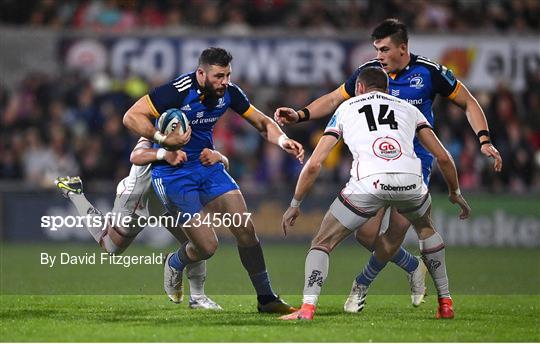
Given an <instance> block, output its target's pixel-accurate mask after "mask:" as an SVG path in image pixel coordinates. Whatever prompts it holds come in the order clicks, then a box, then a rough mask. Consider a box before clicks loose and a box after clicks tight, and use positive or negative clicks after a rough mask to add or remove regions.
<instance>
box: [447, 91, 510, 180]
mask: <svg viewBox="0 0 540 344" xmlns="http://www.w3.org/2000/svg"><path fill="white" fill-rule="evenodd" d="M458 87H459V89H458V90H457V93H456V95H455V96H454V97H453V98H452V99H451V101H452V102H453V103H454V104H456V105H457V106H459V107H460V108H462V109H463V110H464V111H465V114H466V115H467V120H468V121H469V124H470V125H471V128H472V129H473V130H474V132H475V133H476V134H477V136H478V140H479V144H480V151H481V152H482V154H484V155H485V156H488V157H491V158H493V159H494V160H495V166H494V167H495V171H497V172H500V171H501V169H502V158H501V155H500V154H499V151H498V150H497V149H496V148H495V146H494V145H493V143H492V142H491V138H490V137H489V127H488V123H487V119H486V116H485V114H484V111H483V110H482V107H481V106H480V104H478V101H477V100H476V98H474V96H473V95H472V94H471V93H470V92H469V90H468V89H467V88H466V87H465V85H463V84H461V83H460V84H459V86H458Z"/></svg>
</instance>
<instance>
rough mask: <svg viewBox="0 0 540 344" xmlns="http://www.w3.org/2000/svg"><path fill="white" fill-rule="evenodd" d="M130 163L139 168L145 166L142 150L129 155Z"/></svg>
mask: <svg viewBox="0 0 540 344" xmlns="http://www.w3.org/2000/svg"><path fill="white" fill-rule="evenodd" d="M129 162H130V163H132V164H133V165H138V166H141V165H145V163H144V162H143V161H142V157H141V153H140V150H138V149H136V150H134V151H132V152H131V154H130V155H129Z"/></svg>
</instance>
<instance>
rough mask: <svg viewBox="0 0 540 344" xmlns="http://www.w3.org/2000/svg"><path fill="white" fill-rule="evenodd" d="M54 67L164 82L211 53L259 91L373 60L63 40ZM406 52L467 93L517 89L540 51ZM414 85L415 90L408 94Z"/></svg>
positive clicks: (160, 41) (511, 41) (315, 49)
mask: <svg viewBox="0 0 540 344" xmlns="http://www.w3.org/2000/svg"><path fill="white" fill-rule="evenodd" d="M59 42H60V44H59V55H58V56H59V63H60V64H61V65H62V66H66V67H67V68H72V69H80V70H83V71H85V72H88V73H96V72H107V73H110V74H111V75H113V76H114V77H119V78H121V77H123V76H126V75H128V74H131V73H135V74H138V75H141V76H143V77H145V78H147V79H149V80H158V81H165V80H169V79H172V78H174V77H175V76H177V75H178V74H181V73H186V72H188V71H191V70H193V69H194V68H195V67H196V65H197V58H198V57H199V54H200V53H201V51H202V50H203V49H205V48H207V47H209V46H219V47H223V48H225V49H228V50H229V51H230V52H231V53H232V54H233V56H234V60H233V76H234V80H243V81H248V82H250V83H254V84H257V85H283V84H286V85H328V84H330V85H335V86H337V85H339V84H341V83H342V82H344V81H345V79H346V78H347V77H348V76H349V74H350V73H351V72H352V71H354V69H356V67H357V66H359V65H360V64H362V63H363V62H365V61H367V60H369V59H371V58H373V57H375V51H374V49H373V47H372V45H371V42H370V41H369V39H368V38H367V36H366V38H362V39H360V40H358V39H326V38H325V39H316V38H254V39H246V38H223V39H217V38H211V37H209V38H182V37H159V36H155V37H154V36H151V37H148V36H144V37H137V36H131V37H117V36H113V37H107V36H104V37H100V38H88V37H79V38H73V37H65V38H61V39H60V41H59ZM410 45H411V51H412V52H413V53H415V54H419V55H423V56H425V57H427V58H430V59H432V60H433V61H437V62H440V63H442V64H444V65H446V66H448V67H449V68H451V69H452V70H453V71H454V74H455V75H456V76H457V77H458V78H459V79H461V80H463V81H465V82H466V84H467V86H469V87H470V88H472V89H486V90H490V89H494V88H496V87H497V85H498V84H499V83H501V82H503V83H505V84H508V85H509V86H510V87H512V88H514V89H516V90H523V89H524V88H525V87H526V81H525V80H526V76H527V75H529V74H531V73H536V72H538V71H540V44H538V39H537V37H536V38H528V37H504V36H503V37H497V38H491V37H490V39H489V40H486V39H485V37H483V36H445V37H443V38H441V37H436V38H435V37H432V36H414V37H412V38H411V44H410ZM413 86H415V84H414V83H412V84H411V87H413Z"/></svg>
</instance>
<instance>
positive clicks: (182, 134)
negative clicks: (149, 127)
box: [158, 109, 191, 150]
mask: <svg viewBox="0 0 540 344" xmlns="http://www.w3.org/2000/svg"><path fill="white" fill-rule="evenodd" d="M158 129H159V131H160V132H161V133H162V134H165V136H166V137H165V140H164V141H163V142H162V143H161V145H162V146H163V147H165V149H167V150H176V149H180V148H181V147H183V146H184V145H186V144H187V143H188V141H189V139H190V138H191V128H190V127H189V121H188V119H187V117H186V115H185V114H184V113H183V112H182V111H180V110H178V109H169V110H167V111H165V112H164V113H162V114H161V116H160V117H159V119H158Z"/></svg>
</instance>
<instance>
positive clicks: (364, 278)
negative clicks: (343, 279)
mask: <svg viewBox="0 0 540 344" xmlns="http://www.w3.org/2000/svg"><path fill="white" fill-rule="evenodd" d="M385 266H386V263H382V262H379V261H378V260H377V258H375V255H373V254H372V255H371V258H370V259H369V262H368V263H367V265H366V266H365V267H364V271H362V273H361V274H360V275H358V276H357V277H356V283H358V284H362V285H365V286H366V287H369V285H370V284H371V282H373V280H374V279H375V277H377V275H378V274H379V272H381V270H382V269H384V267H385Z"/></svg>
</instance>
